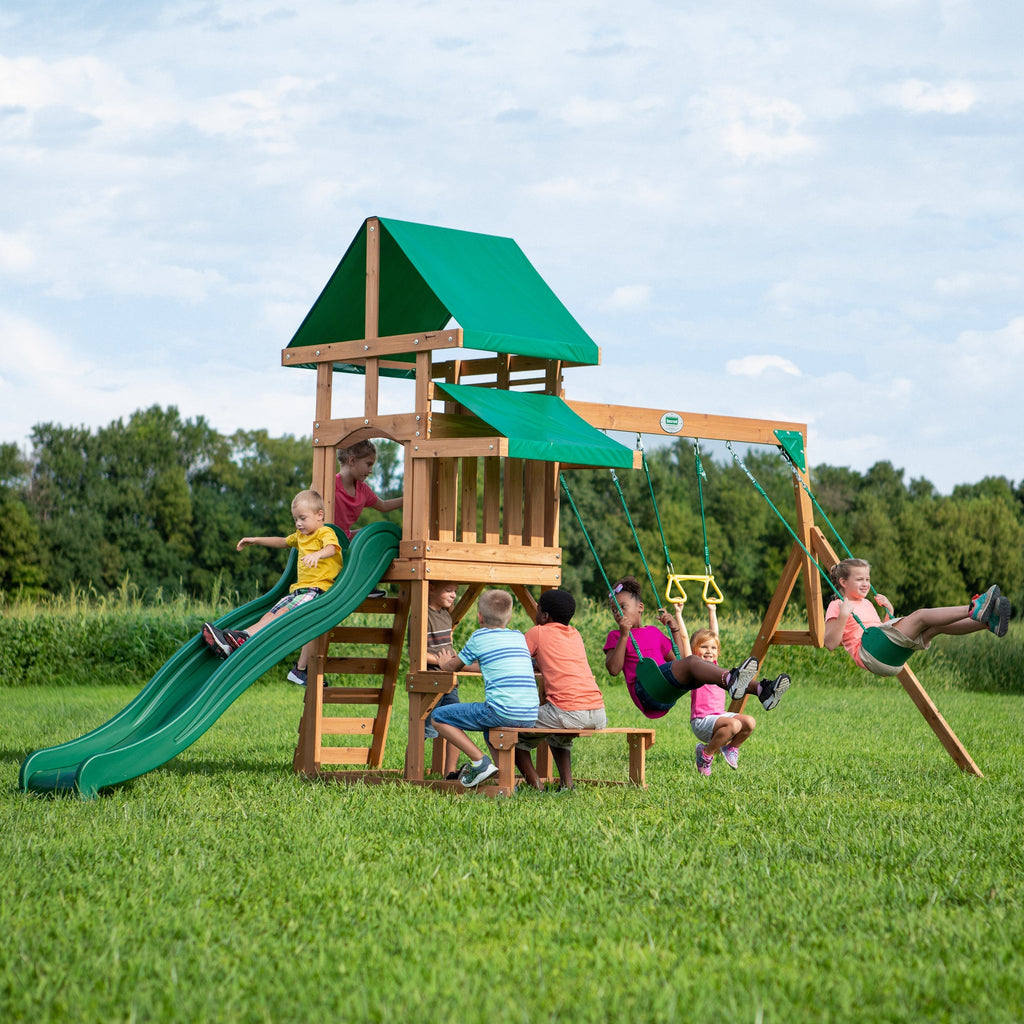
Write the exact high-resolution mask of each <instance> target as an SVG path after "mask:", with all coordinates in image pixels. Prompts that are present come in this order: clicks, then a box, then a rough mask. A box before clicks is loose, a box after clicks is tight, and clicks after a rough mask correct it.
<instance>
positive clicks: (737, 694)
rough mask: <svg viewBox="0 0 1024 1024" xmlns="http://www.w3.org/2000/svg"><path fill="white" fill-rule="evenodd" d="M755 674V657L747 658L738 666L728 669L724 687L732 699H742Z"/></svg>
mask: <svg viewBox="0 0 1024 1024" xmlns="http://www.w3.org/2000/svg"><path fill="white" fill-rule="evenodd" d="M756 675H757V658H747V660H746V661H745V662H743V664H742V665H740V667H739V668H731V669H729V672H728V674H727V675H726V677H725V683H724V684H723V685H724V686H725V688H726V689H727V690H728V691H729V696H730V697H731V698H732V699H733V700H742V699H743V695H744V694H745V693H746V692H747V687H748V686H749V685H750V682H751V680H752V679H753V678H754V676H756Z"/></svg>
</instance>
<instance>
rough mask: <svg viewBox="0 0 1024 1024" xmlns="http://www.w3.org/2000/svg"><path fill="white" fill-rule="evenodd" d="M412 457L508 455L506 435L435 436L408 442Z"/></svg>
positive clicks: (450, 457) (437, 457)
mask: <svg viewBox="0 0 1024 1024" xmlns="http://www.w3.org/2000/svg"><path fill="white" fill-rule="evenodd" d="M409 454H410V456H411V457H412V458H414V459H460V458H477V457H479V456H489V455H495V456H498V455H508V438H507V437H469V438H457V437H452V438H443V437H442V438H435V437H428V438H425V439H422V440H419V441H414V442H411V443H410V444H409Z"/></svg>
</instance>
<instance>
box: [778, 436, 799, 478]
mask: <svg viewBox="0 0 1024 1024" xmlns="http://www.w3.org/2000/svg"><path fill="white" fill-rule="evenodd" d="M775 437H776V438H777V439H778V442H779V444H781V445H782V447H783V448H784V449H785V451H786V454H787V455H788V456H789V457H790V458H791V459H792V460H793V465H795V466H796V468H797V469H799V470H800V472H801V473H806V472H807V462H806V460H805V458H804V435H803V434H801V433H800V431H799V430H776V431H775Z"/></svg>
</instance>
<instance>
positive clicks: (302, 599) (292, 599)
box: [270, 587, 323, 615]
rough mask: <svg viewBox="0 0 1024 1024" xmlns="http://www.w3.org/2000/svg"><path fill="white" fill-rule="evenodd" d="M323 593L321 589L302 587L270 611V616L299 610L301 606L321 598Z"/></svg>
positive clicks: (286, 595)
mask: <svg viewBox="0 0 1024 1024" xmlns="http://www.w3.org/2000/svg"><path fill="white" fill-rule="evenodd" d="M322 593H323V591H322V590H321V589H320V588H319V587H302V588H301V589H300V590H293V591H292V592H291V593H290V594H285V596H284V597H282V598H281V600H280V601H278V602H277V604H275V605H274V607H273V608H271V609H270V614H271V615H277V613H278V612H286V611H288V609H289V608H298V607H299V605H300V604H305V603H306V602H307V601H312V600H313V598H314V597H319V596H320V595H321V594H322Z"/></svg>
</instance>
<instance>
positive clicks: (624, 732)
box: [482, 726, 654, 796]
mask: <svg viewBox="0 0 1024 1024" xmlns="http://www.w3.org/2000/svg"><path fill="white" fill-rule="evenodd" d="M488 734H489V739H490V744H491V746H492V747H494V749H495V752H496V754H497V760H496V761H495V764H497V766H498V775H497V783H498V784H497V786H496V787H488V786H487V784H486V783H485V784H484V787H482V788H484V789H488V788H496V789H497V791H498V792H499V793H500V794H502V795H504V796H511V795H512V792H513V790H514V789H515V769H516V765H515V748H516V744H517V743H518V742H519V740H520V738H522V737H524V736H555V735H558V736H573V737H579V738H583V737H587V736H607V735H610V734H617V735H620V736H625V737H626V747H627V749H628V751H629V782H630V783H631V784H632V785H634V786H639V787H640V788H641V789H646V788H647V782H646V777H645V772H646V766H647V751H648V750H650V749H651V747H653V746H654V730H653V729H635V728H632V727H631V726H621V727H616V726H610V727H608V728H607V729H549V728H546V727H543V728H542V727H539V726H529V727H519V728H514V729H513V728H506V727H501V728H492V729H488ZM537 774H538V775H539V776H540V778H541V781H543V782H549V781H551V779H552V778H553V777H554V776H553V775H552V769H551V748H550V747H548V745H547V744H546V743H542V744H540V745H539V746H538V747H537ZM581 781H587V782H595V781H599V782H600V783H601V784H602V785H612V786H614V785H625V783H623V782H619V781H616V780H594V779H586V780H581Z"/></svg>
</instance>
